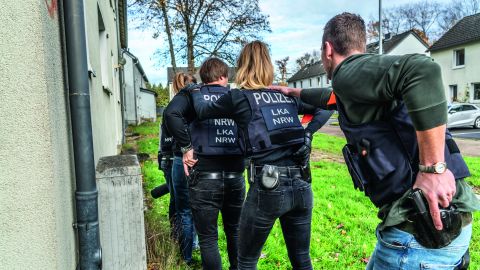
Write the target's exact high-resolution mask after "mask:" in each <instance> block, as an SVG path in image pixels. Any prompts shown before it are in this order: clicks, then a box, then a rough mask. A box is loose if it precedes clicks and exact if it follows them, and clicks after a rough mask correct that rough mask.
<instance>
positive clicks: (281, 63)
mask: <svg viewBox="0 0 480 270" xmlns="http://www.w3.org/2000/svg"><path fill="white" fill-rule="evenodd" d="M289 59H290V57H288V56H287V57H285V58H283V59H280V60H276V61H275V65H277V68H278V71H279V72H280V83H281V84H282V85H285V80H286V79H287V63H288V60H289Z"/></svg>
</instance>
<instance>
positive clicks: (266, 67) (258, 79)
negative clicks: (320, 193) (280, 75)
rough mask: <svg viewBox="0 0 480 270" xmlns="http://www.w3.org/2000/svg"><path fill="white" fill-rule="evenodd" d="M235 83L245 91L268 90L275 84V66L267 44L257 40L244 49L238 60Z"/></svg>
mask: <svg viewBox="0 0 480 270" xmlns="http://www.w3.org/2000/svg"><path fill="white" fill-rule="evenodd" d="M235 83H236V84H237V85H238V86H239V87H241V88H245V89H259V88H266V87H268V86H269V85H271V84H272V83H273V64H272V60H271V59H270V53H269V50H268V47H267V44H265V43H263V42H261V41H258V40H256V41H252V42H250V43H248V44H247V45H245V47H243V49H242V51H241V52H240V56H239V57H238V60H237V74H236V77H235Z"/></svg>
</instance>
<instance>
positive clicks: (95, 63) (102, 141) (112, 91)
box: [84, 0, 122, 164]
mask: <svg viewBox="0 0 480 270" xmlns="http://www.w3.org/2000/svg"><path fill="white" fill-rule="evenodd" d="M113 2H114V1H94V0H85V1H84V3H85V11H86V13H85V18H86V22H87V25H86V27H87V43H88V44H87V47H88V58H89V61H88V62H89V66H90V68H91V69H93V70H94V71H95V73H96V77H92V78H91V79H90V95H91V99H90V100H91V101H90V105H91V112H92V130H93V138H94V141H93V147H94V156H95V164H97V162H98V160H99V158H100V157H103V156H111V155H116V154H117V153H118V150H119V146H120V145H121V143H122V116H121V113H122V112H121V107H120V105H121V96H120V84H119V72H120V69H119V66H118V53H119V46H120V45H119V44H118V39H117V26H116V23H117V20H115V13H114V7H112V6H110V3H113ZM99 11H100V14H101V16H102V18H103V23H104V26H105V34H106V35H107V36H108V38H106V44H105V46H101V38H100V29H99V23H98V22H99ZM104 48H105V49H104ZM102 49H104V50H105V55H106V56H105V57H104V58H103V59H101V50H102ZM102 68H103V70H104V71H105V72H102ZM104 88H107V89H108V90H105V89H104Z"/></svg>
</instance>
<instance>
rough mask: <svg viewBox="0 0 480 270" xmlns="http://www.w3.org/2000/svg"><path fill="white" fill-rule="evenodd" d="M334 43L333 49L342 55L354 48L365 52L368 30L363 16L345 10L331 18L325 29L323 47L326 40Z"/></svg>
mask: <svg viewBox="0 0 480 270" xmlns="http://www.w3.org/2000/svg"><path fill="white" fill-rule="evenodd" d="M326 41H328V42H330V43H331V44H332V46H333V49H334V50H335V51H336V52H337V53H339V54H340V55H342V56H346V55H347V54H349V53H350V52H351V51H353V50H358V51H360V52H365V46H366V42H367V40H366V30H365V22H364V21H363V19H362V17H360V16H359V15H356V14H352V13H348V12H344V13H342V14H339V15H337V16H335V17H333V18H331V19H330V20H329V21H328V22H327V24H326V25H325V28H324V29H323V38H322V49H323V48H324V46H325V42H326Z"/></svg>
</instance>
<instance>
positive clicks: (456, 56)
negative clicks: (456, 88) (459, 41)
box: [453, 49, 465, 67]
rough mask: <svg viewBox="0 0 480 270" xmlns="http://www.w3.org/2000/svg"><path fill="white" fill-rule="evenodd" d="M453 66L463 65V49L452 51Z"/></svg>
mask: <svg viewBox="0 0 480 270" xmlns="http://www.w3.org/2000/svg"><path fill="white" fill-rule="evenodd" d="M453 63H454V65H453V66H454V67H463V66H464V65H465V49H460V50H455V51H453Z"/></svg>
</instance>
